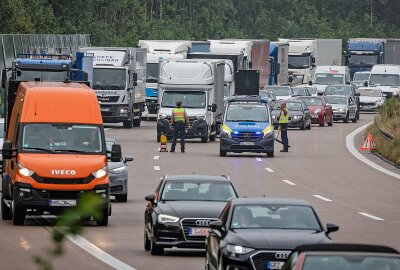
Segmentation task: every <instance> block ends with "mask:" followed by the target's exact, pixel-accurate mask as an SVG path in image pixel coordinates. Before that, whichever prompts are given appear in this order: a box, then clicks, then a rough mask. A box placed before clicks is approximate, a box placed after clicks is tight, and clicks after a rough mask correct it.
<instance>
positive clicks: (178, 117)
mask: <svg viewBox="0 0 400 270" xmlns="http://www.w3.org/2000/svg"><path fill="white" fill-rule="evenodd" d="M172 114H173V116H174V119H175V122H185V109H184V108H174V109H173V110H172Z"/></svg>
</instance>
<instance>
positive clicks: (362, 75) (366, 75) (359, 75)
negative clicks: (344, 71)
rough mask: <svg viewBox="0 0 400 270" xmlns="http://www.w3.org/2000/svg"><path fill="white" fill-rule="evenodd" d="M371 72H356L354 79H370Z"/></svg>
mask: <svg viewBox="0 0 400 270" xmlns="http://www.w3.org/2000/svg"><path fill="white" fill-rule="evenodd" d="M369 74H370V73H369V72H368V73H357V72H356V73H354V77H353V81H363V82H364V81H368V80H369Z"/></svg>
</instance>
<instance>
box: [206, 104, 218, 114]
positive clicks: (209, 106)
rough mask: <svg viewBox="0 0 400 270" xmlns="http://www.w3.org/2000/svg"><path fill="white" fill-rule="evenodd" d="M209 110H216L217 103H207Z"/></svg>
mask: <svg viewBox="0 0 400 270" xmlns="http://www.w3.org/2000/svg"><path fill="white" fill-rule="evenodd" d="M207 109H208V110H209V111H211V112H216V111H217V104H215V103H213V104H212V105H208V108H207Z"/></svg>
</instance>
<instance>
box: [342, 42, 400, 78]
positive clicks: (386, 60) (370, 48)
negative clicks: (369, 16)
mask: <svg viewBox="0 0 400 270" xmlns="http://www.w3.org/2000/svg"><path fill="white" fill-rule="evenodd" d="M399 51H400V39H377V38H376V39H371V38H351V39H349V41H348V42H347V47H346V51H345V57H346V65H348V66H349V69H350V76H351V78H353V76H354V73H356V72H358V71H371V69H372V67H373V66H374V65H377V64H395V65H400V53H399Z"/></svg>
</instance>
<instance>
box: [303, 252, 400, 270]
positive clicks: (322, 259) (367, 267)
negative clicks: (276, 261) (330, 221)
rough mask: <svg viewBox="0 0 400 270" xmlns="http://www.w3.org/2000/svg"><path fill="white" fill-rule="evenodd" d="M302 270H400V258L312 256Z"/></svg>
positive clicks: (351, 255)
mask: <svg viewBox="0 0 400 270" xmlns="http://www.w3.org/2000/svg"><path fill="white" fill-rule="evenodd" d="M345 253H350V252H345ZM302 269H303V270H313V269H344V270H353V269H357V270H399V269H400V258H399V257H398V256H378V255H363V254H351V253H350V254H345V255H342V254H340V255H336V254H323V255H316V254H315V255H314V254H312V255H306V256H305V259H304V264H303V267H302Z"/></svg>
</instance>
